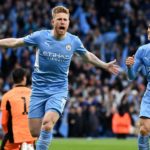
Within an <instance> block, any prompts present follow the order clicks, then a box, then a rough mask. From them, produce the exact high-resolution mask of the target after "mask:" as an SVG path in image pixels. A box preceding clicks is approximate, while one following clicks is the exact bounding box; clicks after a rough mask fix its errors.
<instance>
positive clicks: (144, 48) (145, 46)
mask: <svg viewBox="0 0 150 150" xmlns="http://www.w3.org/2000/svg"><path fill="white" fill-rule="evenodd" d="M147 49H150V43H148V44H144V45H142V46H140V47H139V50H147Z"/></svg>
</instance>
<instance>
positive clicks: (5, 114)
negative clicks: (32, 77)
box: [1, 86, 35, 143]
mask: <svg viewBox="0 0 150 150" xmlns="http://www.w3.org/2000/svg"><path fill="white" fill-rule="evenodd" d="M30 94H31V90H30V89H29V88H27V87H23V86H18V87H14V88H13V89H12V90H10V91H9V92H7V93H6V94H4V96H3V98H2V103H1V110H2V128H3V130H4V133H5V134H6V135H5V136H6V138H5V139H6V140H5V142H6V141H7V140H9V142H10V143H22V142H31V141H34V140H35V139H34V138H33V137H32V136H31V134H30V131H29V128H28V116H27V115H28V107H29V100H30ZM6 143H8V142H6Z"/></svg>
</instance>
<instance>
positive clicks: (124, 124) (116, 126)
mask: <svg viewBox="0 0 150 150" xmlns="http://www.w3.org/2000/svg"><path fill="white" fill-rule="evenodd" d="M130 127H131V118H130V116H129V114H128V113H125V114H124V115H123V116H120V115H119V113H115V114H114V115H113V118H112V130H113V132H114V133H116V134H129V133H130Z"/></svg>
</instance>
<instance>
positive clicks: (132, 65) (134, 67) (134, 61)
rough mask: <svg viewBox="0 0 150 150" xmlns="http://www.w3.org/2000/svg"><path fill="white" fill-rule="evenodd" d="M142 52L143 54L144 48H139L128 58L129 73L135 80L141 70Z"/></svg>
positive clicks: (131, 78)
mask: <svg viewBox="0 0 150 150" xmlns="http://www.w3.org/2000/svg"><path fill="white" fill-rule="evenodd" d="M142 54H143V52H142V49H138V50H137V52H136V54H135V56H130V57H128V58H127V59H126V65H127V75H128V77H129V79H130V80H134V79H135V78H136V76H137V74H138V72H139V71H140V70H141V67H142V63H141V57H142Z"/></svg>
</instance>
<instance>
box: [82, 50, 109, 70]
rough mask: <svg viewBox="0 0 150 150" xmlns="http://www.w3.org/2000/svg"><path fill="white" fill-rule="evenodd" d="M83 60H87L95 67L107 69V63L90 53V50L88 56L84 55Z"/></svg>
mask: <svg viewBox="0 0 150 150" xmlns="http://www.w3.org/2000/svg"><path fill="white" fill-rule="evenodd" d="M85 61H87V62H89V63H91V64H93V65H95V66H97V67H100V68H103V69H106V70H107V63H105V62H104V61H101V60H100V59H99V58H97V57H96V56H95V55H94V54H92V53H90V52H89V55H88V57H86V59H85Z"/></svg>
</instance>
